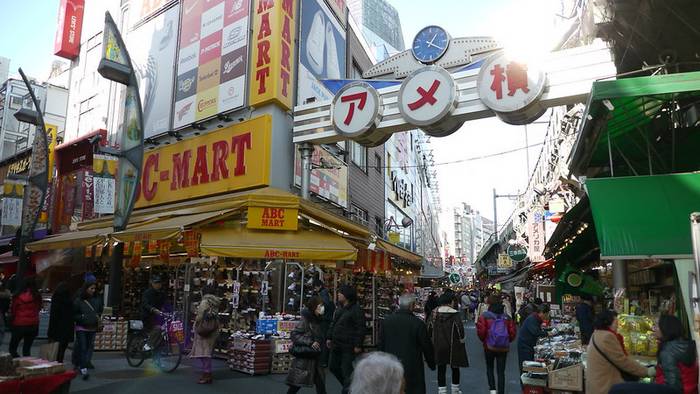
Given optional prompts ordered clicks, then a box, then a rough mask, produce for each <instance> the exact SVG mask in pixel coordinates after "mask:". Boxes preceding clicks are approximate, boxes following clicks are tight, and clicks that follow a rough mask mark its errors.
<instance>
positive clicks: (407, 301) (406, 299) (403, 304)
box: [399, 294, 416, 309]
mask: <svg viewBox="0 0 700 394" xmlns="http://www.w3.org/2000/svg"><path fill="white" fill-rule="evenodd" d="M415 303H416V296H414V295H413V294H404V295H402V296H401V297H399V308H400V309H411V304H415Z"/></svg>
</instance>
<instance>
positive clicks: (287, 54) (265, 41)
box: [250, 0, 325, 110]
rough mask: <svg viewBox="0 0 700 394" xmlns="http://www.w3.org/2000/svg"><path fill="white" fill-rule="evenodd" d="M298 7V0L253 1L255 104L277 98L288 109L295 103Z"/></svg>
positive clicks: (252, 90) (252, 98)
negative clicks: (295, 50)
mask: <svg viewBox="0 0 700 394" xmlns="http://www.w3.org/2000/svg"><path fill="white" fill-rule="evenodd" d="M307 1H309V0H307ZM307 1H305V2H307ZM296 9H297V7H296V1H295V0H277V1H274V0H255V1H254V2H253V36H252V40H251V41H252V43H253V51H252V55H251V56H252V59H251V61H252V65H251V67H250V72H251V75H250V105H252V106H261V105H264V104H267V103H271V102H274V103H276V104H277V105H279V106H280V107H282V108H284V109H285V110H288V109H291V108H292V106H293V105H294V99H293V96H292V95H293V90H294V84H292V78H293V76H294V50H293V48H294V40H295V36H296V23H295V22H296ZM324 34H325V32H324Z"/></svg>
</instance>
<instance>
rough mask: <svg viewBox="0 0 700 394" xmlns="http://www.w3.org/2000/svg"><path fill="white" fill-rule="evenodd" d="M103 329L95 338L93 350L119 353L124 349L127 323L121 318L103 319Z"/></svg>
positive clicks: (127, 328)
mask: <svg viewBox="0 0 700 394" xmlns="http://www.w3.org/2000/svg"><path fill="white" fill-rule="evenodd" d="M102 324H103V327H104V328H103V329H102V332H98V333H97V335H96V336H95V350H112V351H121V350H124V349H126V339H127V332H128V330H129V322H128V321H127V320H124V319H123V318H121V317H119V318H114V317H103V318H102Z"/></svg>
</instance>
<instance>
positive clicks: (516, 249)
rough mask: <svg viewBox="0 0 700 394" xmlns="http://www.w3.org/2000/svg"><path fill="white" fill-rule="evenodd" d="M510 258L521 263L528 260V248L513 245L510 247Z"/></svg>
mask: <svg viewBox="0 0 700 394" xmlns="http://www.w3.org/2000/svg"><path fill="white" fill-rule="evenodd" d="M507 252H508V257H510V259H511V260H513V261H515V262H516V263H519V262H521V261H523V260H525V259H526V258H527V246H525V245H523V244H512V245H508V249H507Z"/></svg>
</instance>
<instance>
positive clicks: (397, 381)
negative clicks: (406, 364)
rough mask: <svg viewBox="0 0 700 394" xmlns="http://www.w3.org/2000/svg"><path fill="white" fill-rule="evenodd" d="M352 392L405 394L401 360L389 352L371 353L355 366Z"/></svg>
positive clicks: (362, 393) (363, 393)
mask: <svg viewBox="0 0 700 394" xmlns="http://www.w3.org/2000/svg"><path fill="white" fill-rule="evenodd" d="M350 392H351V393H352V394H403V393H404V380H403V366H402V365H401V362H400V361H399V359H397V358H396V357H394V356H393V355H391V354H389V353H384V352H372V353H369V354H368V355H367V356H366V357H364V358H363V359H362V360H360V362H359V363H357V366H356V367H355V372H353V374H352V384H351V385H350Z"/></svg>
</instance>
